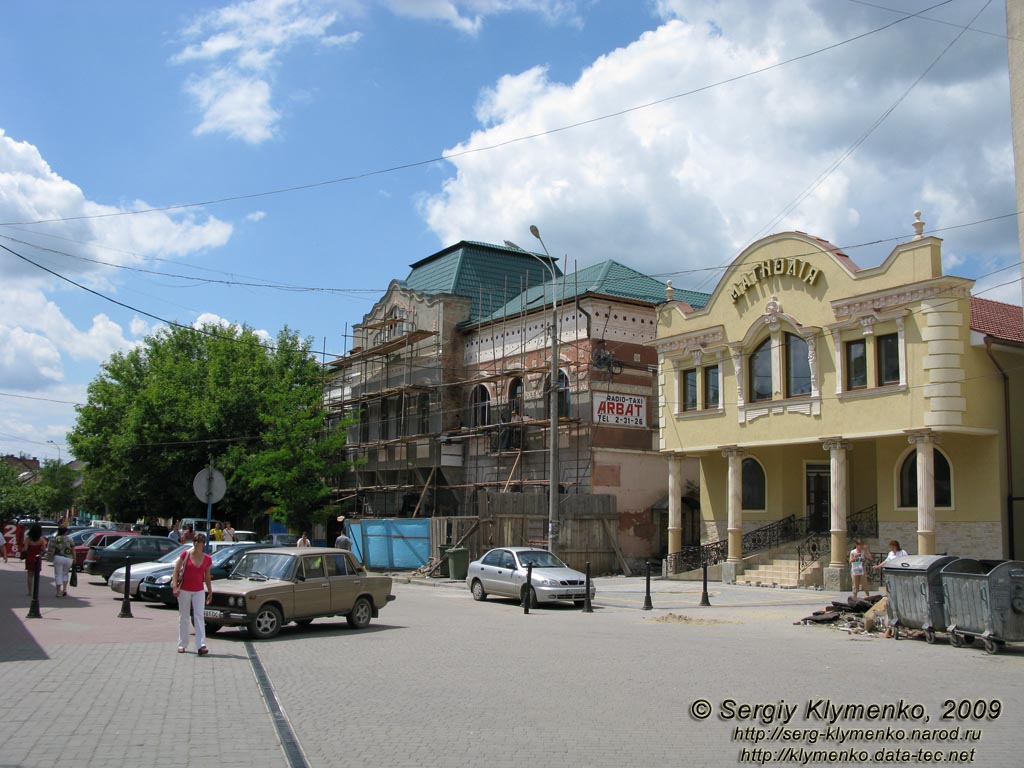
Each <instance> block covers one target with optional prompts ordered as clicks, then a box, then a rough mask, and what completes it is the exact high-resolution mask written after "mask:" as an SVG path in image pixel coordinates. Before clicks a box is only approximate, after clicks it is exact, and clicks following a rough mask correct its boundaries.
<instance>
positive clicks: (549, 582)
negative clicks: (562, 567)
mask: <svg viewBox="0 0 1024 768" xmlns="http://www.w3.org/2000/svg"><path fill="white" fill-rule="evenodd" d="M537 583H538V584H540V585H541V586H542V587H555V586H558V582H557V581H555V580H554V579H537Z"/></svg>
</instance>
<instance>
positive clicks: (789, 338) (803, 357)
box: [782, 331, 814, 399]
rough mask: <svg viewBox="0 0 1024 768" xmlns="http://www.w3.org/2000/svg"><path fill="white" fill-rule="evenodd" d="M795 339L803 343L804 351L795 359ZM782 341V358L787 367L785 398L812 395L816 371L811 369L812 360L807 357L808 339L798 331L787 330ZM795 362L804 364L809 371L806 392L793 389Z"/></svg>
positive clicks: (784, 384)
mask: <svg viewBox="0 0 1024 768" xmlns="http://www.w3.org/2000/svg"><path fill="white" fill-rule="evenodd" d="M794 341H796V342H799V343H800V344H801V345H803V353H802V354H800V355H798V356H797V357H796V359H795V360H794V357H793V351H792V342H794ZM782 343H783V355H782V357H783V360H782V365H783V366H784V368H785V376H784V382H783V396H784V397H785V398H787V399H789V398H794V397H810V396H811V393H812V391H813V390H814V386H813V378H814V372H813V371H812V370H811V362H810V360H809V359H808V357H807V354H808V350H809V347H808V344H807V339H805V338H804V337H803V336H801V335H800V334H798V333H790V332H789V331H786V332H785V336H784V337H783V342H782ZM794 364H796V365H799V366H802V367H803V368H805V369H806V371H807V391H806V392H794V391H793V382H794V380H795V378H796V377H795V376H794V375H793V374H794V371H793V367H794ZM801 372H802V371H801Z"/></svg>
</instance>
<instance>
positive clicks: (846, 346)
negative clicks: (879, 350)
mask: <svg viewBox="0 0 1024 768" xmlns="http://www.w3.org/2000/svg"><path fill="white" fill-rule="evenodd" d="M858 346H859V347H860V348H861V350H863V352H862V356H861V365H862V366H863V368H864V370H863V375H862V382H863V383H860V384H854V383H853V368H854V366H853V358H852V357H851V354H850V353H851V351H852V350H853V349H854V348H855V347H858ZM843 363H844V364H845V367H846V370H845V372H844V373H845V378H846V381H845V382H843V385H844V391H846V392H855V391H859V390H862V389H867V388H868V342H867V339H865V338H863V337H862V338H859V339H851V340H850V341H845V342H843Z"/></svg>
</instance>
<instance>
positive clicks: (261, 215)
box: [245, 211, 267, 221]
mask: <svg viewBox="0 0 1024 768" xmlns="http://www.w3.org/2000/svg"><path fill="white" fill-rule="evenodd" d="M266 216H267V212H266V211H253V212H252V213H248V214H246V216H245V218H246V220H247V221H263V219H265V218H266Z"/></svg>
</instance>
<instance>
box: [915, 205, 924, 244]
mask: <svg viewBox="0 0 1024 768" xmlns="http://www.w3.org/2000/svg"><path fill="white" fill-rule="evenodd" d="M923 233H924V222H923V221H921V212H920V211H914V239H915V240H920V239H921V238H923V237H924V234H923Z"/></svg>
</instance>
